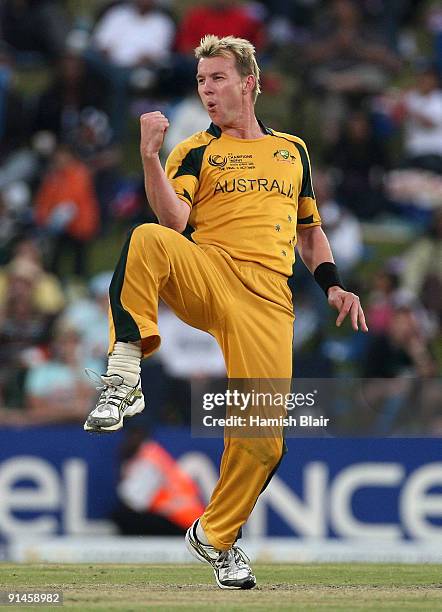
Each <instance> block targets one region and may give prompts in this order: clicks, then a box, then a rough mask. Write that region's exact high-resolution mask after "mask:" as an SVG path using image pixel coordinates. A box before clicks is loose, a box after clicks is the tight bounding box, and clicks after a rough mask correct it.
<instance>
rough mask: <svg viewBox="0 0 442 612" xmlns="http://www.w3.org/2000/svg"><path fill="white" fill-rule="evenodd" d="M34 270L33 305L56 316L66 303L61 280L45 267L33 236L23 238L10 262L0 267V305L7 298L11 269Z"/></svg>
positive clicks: (39, 310) (15, 248)
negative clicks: (2, 268) (2, 267)
mask: <svg viewBox="0 0 442 612" xmlns="http://www.w3.org/2000/svg"><path fill="white" fill-rule="evenodd" d="M14 269H17V270H26V269H29V270H32V271H33V273H32V295H31V298H32V305H33V307H34V308H35V309H36V310H37V311H38V312H41V313H42V314H44V315H48V316H54V315H57V314H58V313H60V312H61V310H62V309H63V307H64V305H65V298H64V294H63V291H62V288H61V285H60V281H59V280H58V279H57V278H56V277H55V276H54V275H53V274H49V273H48V272H46V271H45V270H44V269H43V263H42V252H41V250H40V249H39V247H38V245H37V243H36V241H35V240H33V239H32V238H22V239H21V240H20V241H19V242H17V244H16V245H15V247H14V257H13V259H12V261H11V262H10V264H9V265H8V266H6V267H5V268H4V270H1V269H0V307H1V305H3V304H4V303H5V301H6V299H7V291H8V276H9V271H10V270H14Z"/></svg>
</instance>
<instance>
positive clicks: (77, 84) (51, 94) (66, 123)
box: [33, 50, 106, 142]
mask: <svg viewBox="0 0 442 612" xmlns="http://www.w3.org/2000/svg"><path fill="white" fill-rule="evenodd" d="M103 92H104V94H105V95H103ZM105 99H106V91H105V89H104V84H103V83H102V82H100V79H99V78H98V77H97V75H92V74H91V73H90V71H89V70H88V69H87V65H86V63H85V61H84V59H82V58H81V57H79V55H78V54H76V53H73V52H71V51H69V50H66V51H65V52H64V53H63V55H62V56H61V57H60V59H59V60H58V62H57V65H56V71H55V76H54V78H53V79H52V82H51V83H50V85H49V86H48V87H47V89H46V90H45V91H43V93H42V94H41V95H40V96H39V98H38V100H37V103H36V108H35V113H34V120H33V132H34V133H36V132H37V133H38V132H41V131H48V132H51V133H52V134H54V135H55V137H56V139H57V141H59V142H66V141H67V140H69V138H70V137H71V135H72V132H73V131H74V130H75V129H76V128H77V127H78V125H79V123H80V113H81V111H82V110H83V109H85V108H89V107H92V108H97V109H100V110H104V107H103V100H105Z"/></svg>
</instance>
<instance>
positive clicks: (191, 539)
mask: <svg viewBox="0 0 442 612" xmlns="http://www.w3.org/2000/svg"><path fill="white" fill-rule="evenodd" d="M198 520H199V519H197V520H196V521H195V522H194V523H193V525H192V526H191V527H189V529H188V530H187V533H186V537H185V542H186V546H187V549H188V551H189V552H190V553H191V554H192V555H193V556H194V557H196V558H197V559H198V561H201V562H202V563H208V564H209V565H211V566H212V568H213V573H214V574H215V580H216V582H217V584H218V586H219V587H220V588H221V589H253V587H255V586H256V578H255V576H254V574H253V572H252V568H251V567H250V565H249V561H250V559H249V558H248V557H247V555H246V554H245V553H244V551H242V550H241V549H240V548H239V547H238V546H236V545H235V544H234V545H233V546H232V548H230V549H229V550H225V551H224V550H217V549H216V548H214V547H213V546H211V545H210V544H203V543H202V542H200V541H199V540H198V538H197V535H196V526H197V524H198Z"/></svg>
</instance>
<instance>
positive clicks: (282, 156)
mask: <svg viewBox="0 0 442 612" xmlns="http://www.w3.org/2000/svg"><path fill="white" fill-rule="evenodd" d="M273 157H274V158H275V159H276V160H277V161H288V162H291V163H293V162H294V161H295V159H296V157H295V156H294V155H291V154H290V152H289V151H287V149H278V151H275V152H274V153H273Z"/></svg>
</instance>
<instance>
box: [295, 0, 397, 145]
mask: <svg viewBox="0 0 442 612" xmlns="http://www.w3.org/2000/svg"><path fill="white" fill-rule="evenodd" d="M325 15H326V16H325V19H324V22H323V23H319V24H318V26H317V27H316V29H315V30H314V31H313V41H312V42H311V44H309V45H307V46H306V49H307V51H306V56H305V62H306V77H307V79H308V80H310V82H311V85H312V86H313V88H314V89H315V90H316V91H318V92H319V93H320V94H321V97H322V99H321V104H322V109H323V113H322V114H323V117H324V120H325V124H324V133H325V134H326V138H328V139H329V140H330V139H333V138H334V137H335V134H336V131H337V126H338V123H339V121H340V120H342V118H343V117H344V115H345V113H346V111H347V110H348V108H349V107H350V105H351V104H353V105H354V104H355V102H356V103H357V102H358V101H360V100H361V98H363V97H364V96H367V95H370V94H374V93H377V92H380V91H382V89H383V88H384V87H385V85H386V84H387V82H388V79H389V77H390V75H391V74H392V73H393V72H395V71H396V70H397V69H398V68H399V67H400V62H399V60H398V58H397V57H396V56H395V55H394V54H393V53H392V52H391V51H389V50H388V49H387V48H386V47H385V46H384V45H383V44H382V42H381V41H379V40H377V39H375V38H374V37H373V34H372V32H371V31H370V30H369V29H368V28H367V27H366V26H365V24H364V22H363V13H362V10H361V7H360V6H359V5H358V4H357V3H355V2H352V0H333V2H331V3H330V11H329V13H328V15H327V12H326V13H325ZM324 95H325V99H324Z"/></svg>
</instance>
